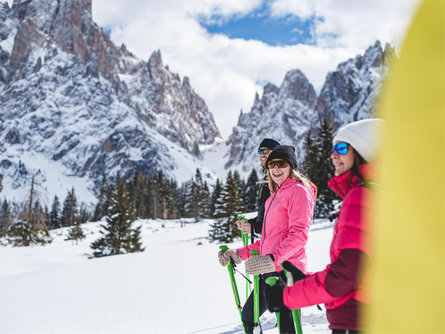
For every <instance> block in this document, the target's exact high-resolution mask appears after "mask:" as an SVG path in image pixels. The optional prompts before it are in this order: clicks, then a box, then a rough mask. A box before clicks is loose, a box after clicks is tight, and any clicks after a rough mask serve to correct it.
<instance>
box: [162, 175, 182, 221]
mask: <svg viewBox="0 0 445 334" xmlns="http://www.w3.org/2000/svg"><path fill="white" fill-rule="evenodd" d="M167 186H168V191H167V192H166V196H167V198H166V201H167V218H168V219H176V218H179V217H181V214H180V212H183V211H184V208H182V207H181V206H182V202H181V199H180V195H179V190H178V184H177V183H176V181H175V180H169V181H168V182H167Z"/></svg>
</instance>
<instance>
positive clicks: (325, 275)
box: [283, 165, 371, 330]
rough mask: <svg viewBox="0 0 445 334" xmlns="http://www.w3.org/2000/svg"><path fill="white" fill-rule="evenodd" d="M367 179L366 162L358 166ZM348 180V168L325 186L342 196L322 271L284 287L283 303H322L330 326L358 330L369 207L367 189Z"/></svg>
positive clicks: (298, 304) (367, 257)
mask: <svg viewBox="0 0 445 334" xmlns="http://www.w3.org/2000/svg"><path fill="white" fill-rule="evenodd" d="M360 173H361V174H362V175H363V176H364V177H365V179H368V176H369V167H368V165H361V166H360ZM349 180H350V171H348V172H346V173H344V174H342V175H340V176H336V177H334V178H332V179H331V180H330V181H329V186H330V187H331V188H332V189H333V190H334V191H335V192H336V193H337V194H338V195H340V196H341V197H342V198H343V204H342V207H341V210H340V214H339V216H338V219H337V221H336V223H335V226H334V237H333V239H332V243H331V248H330V256H331V263H330V264H329V265H328V266H327V267H326V269H325V270H323V271H320V272H317V273H314V274H310V275H308V276H307V277H306V278H305V279H303V280H301V281H297V282H295V284H294V285H293V286H292V287H286V288H285V289H284V294H283V301H284V304H285V305H286V306H287V307H289V308H291V309H297V308H301V307H305V306H310V305H316V304H321V303H324V304H325V306H326V316H327V318H328V321H329V323H330V326H329V327H330V328H331V329H350V330H360V329H362V328H361V325H360V321H359V319H358V317H359V312H358V308H359V304H361V303H364V302H366V301H367V298H366V297H365V295H364V293H363V289H364V287H365V285H366V275H365V276H363V275H364V272H363V271H361V270H360V267H361V261H362V259H363V258H366V260H368V259H369V249H368V248H369V246H368V244H369V243H368V241H367V240H368V238H369V230H368V228H367V226H366V224H365V223H364V219H363V213H364V211H365V210H369V209H370V207H371V201H370V190H369V189H368V188H366V187H364V186H363V184H362V181H361V180H360V179H359V178H358V177H354V178H353V179H352V182H351V183H349Z"/></svg>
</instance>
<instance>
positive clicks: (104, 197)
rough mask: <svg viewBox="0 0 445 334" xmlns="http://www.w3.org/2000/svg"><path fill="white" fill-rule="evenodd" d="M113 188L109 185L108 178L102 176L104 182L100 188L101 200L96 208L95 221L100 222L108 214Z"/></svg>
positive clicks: (99, 199)
mask: <svg viewBox="0 0 445 334" xmlns="http://www.w3.org/2000/svg"><path fill="white" fill-rule="evenodd" d="M110 192H111V186H110V185H108V183H107V176H106V175H105V174H103V175H102V182H101V184H100V188H99V198H98V200H97V204H96V207H95V209H94V215H93V220H94V221H98V220H100V219H102V217H104V216H106V215H107V213H108V207H109V202H110Z"/></svg>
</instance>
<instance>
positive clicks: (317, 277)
mask: <svg viewBox="0 0 445 334" xmlns="http://www.w3.org/2000/svg"><path fill="white" fill-rule="evenodd" d="M329 268H330V267H329V266H327V267H326V269H325V270H323V271H319V272H317V273H315V274H313V275H308V276H307V277H306V278H305V279H303V280H300V281H297V282H295V283H294V285H292V286H290V287H286V288H284V292H283V302H284V305H286V306H287V307H288V308H290V309H298V308H301V307H306V306H311V305H316V304H323V303H329V302H331V301H334V300H335V297H334V296H332V295H331V294H330V293H329V292H328V291H327V290H326V288H325V286H324V281H325V278H326V275H327V273H328V271H329Z"/></svg>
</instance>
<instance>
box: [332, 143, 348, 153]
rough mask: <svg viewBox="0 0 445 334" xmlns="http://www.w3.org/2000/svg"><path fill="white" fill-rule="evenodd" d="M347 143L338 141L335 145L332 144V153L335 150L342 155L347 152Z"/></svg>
mask: <svg viewBox="0 0 445 334" xmlns="http://www.w3.org/2000/svg"><path fill="white" fill-rule="evenodd" d="M348 146H349V145H348V144H347V143H343V142H342V143H338V144H337V145H334V146H332V153H334V152H335V151H337V153H338V154H340V155H343V154H346V153H348Z"/></svg>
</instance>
